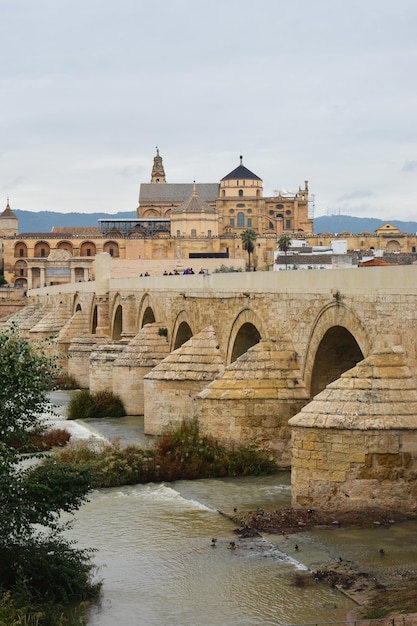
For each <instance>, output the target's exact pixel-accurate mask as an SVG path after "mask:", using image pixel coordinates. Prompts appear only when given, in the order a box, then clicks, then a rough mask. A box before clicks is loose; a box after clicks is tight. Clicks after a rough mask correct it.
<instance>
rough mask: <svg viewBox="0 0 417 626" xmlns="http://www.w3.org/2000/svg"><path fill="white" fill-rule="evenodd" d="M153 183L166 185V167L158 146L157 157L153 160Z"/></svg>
mask: <svg viewBox="0 0 417 626" xmlns="http://www.w3.org/2000/svg"><path fill="white" fill-rule="evenodd" d="M151 183H166V180H165V170H164V165H163V163H162V157H161V156H159V148H158V146H156V156H155V157H154V158H153V168H152V175H151Z"/></svg>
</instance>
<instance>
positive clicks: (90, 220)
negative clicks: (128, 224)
mask: <svg viewBox="0 0 417 626" xmlns="http://www.w3.org/2000/svg"><path fill="white" fill-rule="evenodd" d="M14 213H15V214H16V216H17V218H18V219H19V232H20V233H49V232H50V231H51V229H52V228H53V227H54V226H58V227H59V226H98V220H99V219H112V218H114V219H134V218H135V217H136V211H125V212H119V213H57V212H55V211H39V212H38V213H35V212H33V211H21V210H19V209H15V210H14ZM388 221H389V223H390V224H392V225H393V226H396V227H397V228H399V229H400V231H401V232H404V233H417V222H400V221H398V220H380V219H377V218H375V217H351V216H349V215H323V216H321V217H316V218H315V219H314V232H315V233H334V234H336V233H342V232H349V233H352V235H356V234H358V233H362V232H369V233H371V234H373V233H374V232H375V230H376V229H377V228H379V227H380V226H383V225H384V224H386V223H387V222H388Z"/></svg>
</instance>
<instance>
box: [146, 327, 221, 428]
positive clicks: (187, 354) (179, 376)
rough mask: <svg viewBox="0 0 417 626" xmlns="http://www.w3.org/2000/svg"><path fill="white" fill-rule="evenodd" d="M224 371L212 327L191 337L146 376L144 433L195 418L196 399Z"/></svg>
mask: <svg viewBox="0 0 417 626" xmlns="http://www.w3.org/2000/svg"><path fill="white" fill-rule="evenodd" d="M223 369H224V357H223V355H222V353H221V351H220V349H219V345H218V340H217V337H216V333H215V332H214V329H213V327H212V326H208V327H206V328H204V329H203V330H202V331H201V332H200V333H198V334H197V335H195V336H194V337H191V339H189V340H188V341H186V342H185V343H184V344H183V345H182V346H181V347H180V348H178V350H175V351H174V352H171V353H170V354H169V355H168V356H167V357H166V358H165V359H164V360H163V361H162V362H161V363H160V364H159V365H157V366H156V367H155V368H154V369H153V370H152V371H151V372H149V374H147V375H146V376H144V379H143V382H144V428H145V433H147V434H151V435H157V434H159V433H160V432H161V431H162V430H163V429H164V427H165V426H166V425H168V424H169V423H174V422H176V423H179V422H181V421H182V420H183V419H190V418H192V417H194V416H195V397H196V396H197V394H198V393H200V391H202V389H204V387H205V386H206V385H207V384H208V383H209V382H211V381H212V380H213V379H214V378H215V376H217V374H219V372H221V371H223Z"/></svg>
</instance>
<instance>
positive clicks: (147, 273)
mask: <svg viewBox="0 0 417 626" xmlns="http://www.w3.org/2000/svg"><path fill="white" fill-rule="evenodd" d="M198 273H199V274H205V273H206V272H205V271H204V270H203V268H201V270H200V271H199V272H198ZM183 274H195V272H194V270H193V268H192V267H187V268H186V269H185V270H184V272H183ZM179 275H180V273H179V272H178V270H177V269H175V270H174V271H173V272H167V271H166V270H165V271H164V273H163V276H179ZM140 276H150V274H149V272H145V273H144V274H140Z"/></svg>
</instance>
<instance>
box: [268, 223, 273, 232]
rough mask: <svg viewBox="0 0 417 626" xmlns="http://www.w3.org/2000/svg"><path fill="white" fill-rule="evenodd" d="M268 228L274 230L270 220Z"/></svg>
mask: <svg viewBox="0 0 417 626" xmlns="http://www.w3.org/2000/svg"><path fill="white" fill-rule="evenodd" d="M268 228H270V229H271V230H274V225H273V223H272V222H269V226H268Z"/></svg>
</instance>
